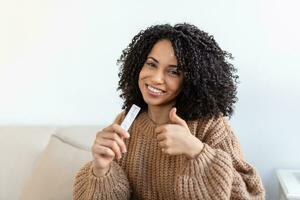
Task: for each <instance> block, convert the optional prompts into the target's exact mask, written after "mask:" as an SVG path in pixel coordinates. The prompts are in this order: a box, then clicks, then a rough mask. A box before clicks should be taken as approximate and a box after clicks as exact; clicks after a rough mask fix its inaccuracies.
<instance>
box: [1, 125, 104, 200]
mask: <svg viewBox="0 0 300 200" xmlns="http://www.w3.org/2000/svg"><path fill="white" fill-rule="evenodd" d="M101 128H102V127H101V126H0V142H1V145H0V154H1V155H0V164H1V168H0V200H67V199H72V185H73V182H74V176H75V174H76V172H77V171H78V169H79V168H80V167H82V166H83V165H84V164H85V163H86V162H88V161H90V160H92V154H91V152H90V148H91V146H92V144H93V142H94V139H95V136H96V133H97V132H98V131H99V130H100V129H101Z"/></svg>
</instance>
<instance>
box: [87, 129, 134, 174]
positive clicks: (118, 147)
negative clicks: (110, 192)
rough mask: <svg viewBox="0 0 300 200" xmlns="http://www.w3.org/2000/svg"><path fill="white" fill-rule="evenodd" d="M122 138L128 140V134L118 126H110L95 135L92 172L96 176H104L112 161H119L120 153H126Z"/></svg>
mask: <svg viewBox="0 0 300 200" xmlns="http://www.w3.org/2000/svg"><path fill="white" fill-rule="evenodd" d="M124 138H129V134H128V132H126V131H125V130H124V129H122V128H121V126H120V125H118V124H112V125H110V126H108V127H106V128H104V129H103V130H101V131H100V132H98V133H97V136H96V139H95V142H94V144H93V146H92V154H93V157H94V160H93V172H94V174H95V175H96V176H98V177H100V176H104V175H105V174H106V173H107V172H108V170H109V168H110V163H111V162H112V161H113V159H114V158H117V159H120V158H121V157H122V153H125V152H126V151H127V149H126V145H125V143H124Z"/></svg>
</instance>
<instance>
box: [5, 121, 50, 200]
mask: <svg viewBox="0 0 300 200" xmlns="http://www.w3.org/2000/svg"><path fill="white" fill-rule="evenodd" d="M53 133H55V127H52V126H0V199H1V200H19V199H20V193H21V191H22V188H23V185H24V183H25V181H26V180H27V178H28V177H30V176H31V174H32V169H33V168H34V167H35V166H36V164H37V162H38V160H39V159H40V157H41V155H42V152H43V151H44V150H45V148H46V146H47V144H48V142H49V139H50V137H51V135H52V134H53Z"/></svg>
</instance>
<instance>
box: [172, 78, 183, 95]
mask: <svg viewBox="0 0 300 200" xmlns="http://www.w3.org/2000/svg"><path fill="white" fill-rule="evenodd" d="M169 86H170V87H169V88H170V89H171V90H172V91H174V92H176V93H179V92H180V90H181V88H182V81H181V80H172V81H170V83H169Z"/></svg>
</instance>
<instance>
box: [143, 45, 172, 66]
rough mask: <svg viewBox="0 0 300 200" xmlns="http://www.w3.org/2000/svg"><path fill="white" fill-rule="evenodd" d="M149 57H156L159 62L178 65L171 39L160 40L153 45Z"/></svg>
mask: <svg viewBox="0 0 300 200" xmlns="http://www.w3.org/2000/svg"><path fill="white" fill-rule="evenodd" d="M148 57H154V58H155V59H156V60H158V62H159V63H162V64H168V65H177V59H176V56H175V52H174V49H173V47H172V43H171V42H170V41H169V40H166V39H165V40H160V41H158V42H156V43H155V45H154V46H153V47H152V49H151V51H150V53H149V55H148Z"/></svg>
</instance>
